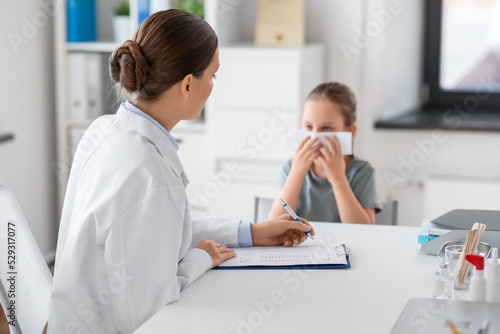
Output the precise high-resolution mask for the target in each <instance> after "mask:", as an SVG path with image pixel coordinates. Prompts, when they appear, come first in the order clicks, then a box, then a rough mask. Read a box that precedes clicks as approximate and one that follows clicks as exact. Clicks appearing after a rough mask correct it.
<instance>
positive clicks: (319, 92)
mask: <svg viewBox="0 0 500 334" xmlns="http://www.w3.org/2000/svg"><path fill="white" fill-rule="evenodd" d="M319 100H327V101H329V102H332V103H336V104H338V106H339V107H340V110H341V111H342V116H343V117H344V122H345V126H350V125H352V124H354V123H355V122H356V96H355V95H354V93H353V92H352V90H351V89H350V88H349V87H347V86H346V85H344V84H341V83H339V82H325V83H322V84H320V85H319V86H317V87H316V88H314V89H313V90H312V91H311V92H310V93H309V95H308V96H307V98H306V102H307V101H319Z"/></svg>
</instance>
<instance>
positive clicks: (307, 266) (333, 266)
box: [212, 255, 351, 270]
mask: <svg viewBox="0 0 500 334" xmlns="http://www.w3.org/2000/svg"><path fill="white" fill-rule="evenodd" d="M346 261H347V264H299V265H292V266H238V267H215V268H213V269H212V270H290V269H291V270H297V269H309V270H313V269H347V268H351V261H350V260H349V256H348V255H347V256H346Z"/></svg>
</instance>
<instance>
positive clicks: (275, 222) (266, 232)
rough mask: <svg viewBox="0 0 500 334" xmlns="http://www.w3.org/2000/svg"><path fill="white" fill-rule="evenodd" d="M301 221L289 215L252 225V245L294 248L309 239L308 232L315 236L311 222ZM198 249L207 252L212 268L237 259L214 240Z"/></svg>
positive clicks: (202, 244)
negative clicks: (210, 258)
mask: <svg viewBox="0 0 500 334" xmlns="http://www.w3.org/2000/svg"><path fill="white" fill-rule="evenodd" d="M298 218H299V219H300V220H301V221H300V222H298V221H295V220H294V219H293V218H292V217H291V216H290V215H289V214H288V213H287V214H284V215H281V216H279V217H278V218H275V219H270V220H266V221H264V222H261V223H257V224H251V225H250V227H251V233H252V243H253V245H254V246H287V247H290V246H293V245H298V244H300V243H302V242H304V241H305V240H306V239H307V234H306V232H309V233H310V234H311V235H313V236H314V235H315V233H314V229H313V228H312V226H311V225H310V224H309V222H308V221H307V220H305V219H303V218H300V217H298ZM196 248H199V249H203V250H204V251H206V252H207V253H208V254H209V255H210V256H211V257H212V260H213V262H214V265H213V267H212V268H215V267H217V266H218V265H220V264H221V263H222V262H224V261H226V260H228V259H230V258H233V257H235V255H236V254H235V252H234V250H232V249H229V248H227V247H226V246H225V245H223V244H220V243H218V242H216V241H214V240H201V241H200V242H199V243H198V245H197V246H196Z"/></svg>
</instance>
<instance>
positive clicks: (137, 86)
mask: <svg viewBox="0 0 500 334" xmlns="http://www.w3.org/2000/svg"><path fill="white" fill-rule="evenodd" d="M217 45H218V39H217V35H216V34H215V32H214V30H213V29H212V28H211V27H210V25H209V24H208V23H207V22H206V21H204V20H203V19H201V18H199V17H198V16H196V15H194V14H190V13H187V12H184V11H182V10H178V9H169V10H164V11H160V12H157V13H154V14H152V15H150V16H149V17H148V18H146V20H144V22H143V23H142V24H141V25H140V26H139V28H138V29H137V31H136V32H135V34H134V37H133V38H132V40H128V41H125V42H124V43H123V44H122V45H121V46H119V47H118V48H116V50H115V51H114V52H113V53H112V54H111V56H110V57H109V74H110V76H111V79H112V80H113V81H114V82H115V83H116V85H117V86H119V87H121V88H123V89H124V90H125V91H126V92H127V93H129V95H132V96H133V98H137V99H140V100H143V101H154V100H156V99H157V98H158V96H160V95H161V94H162V93H164V92H165V91H167V90H168V89H170V88H171V87H172V86H173V85H174V84H176V83H178V82H179V81H182V80H183V79H184V77H185V76H186V75H188V74H192V75H193V76H194V77H199V76H200V75H202V74H203V72H204V71H205V69H206V68H207V67H208V65H209V64H210V62H211V61H212V58H213V56H214V54H215V51H216V50H217Z"/></svg>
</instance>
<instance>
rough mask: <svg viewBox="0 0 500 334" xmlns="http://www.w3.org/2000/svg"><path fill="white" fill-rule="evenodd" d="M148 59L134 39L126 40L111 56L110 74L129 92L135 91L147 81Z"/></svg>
mask: <svg viewBox="0 0 500 334" xmlns="http://www.w3.org/2000/svg"><path fill="white" fill-rule="evenodd" d="M147 72H148V61H147V60H146V58H144V56H143V54H142V52H141V48H140V47H139V45H137V43H136V42H134V41H132V40H128V41H125V42H124V43H123V44H122V45H121V46H119V47H118V48H116V50H115V51H114V52H113V53H112V54H111V56H110V58H109V75H110V76H111V79H112V80H113V81H114V82H115V83H117V84H119V85H120V86H121V87H123V88H124V89H125V90H126V91H127V92H128V93H135V92H136V91H137V90H139V89H140V88H141V86H142V85H144V83H145V82H146V79H147Z"/></svg>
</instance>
